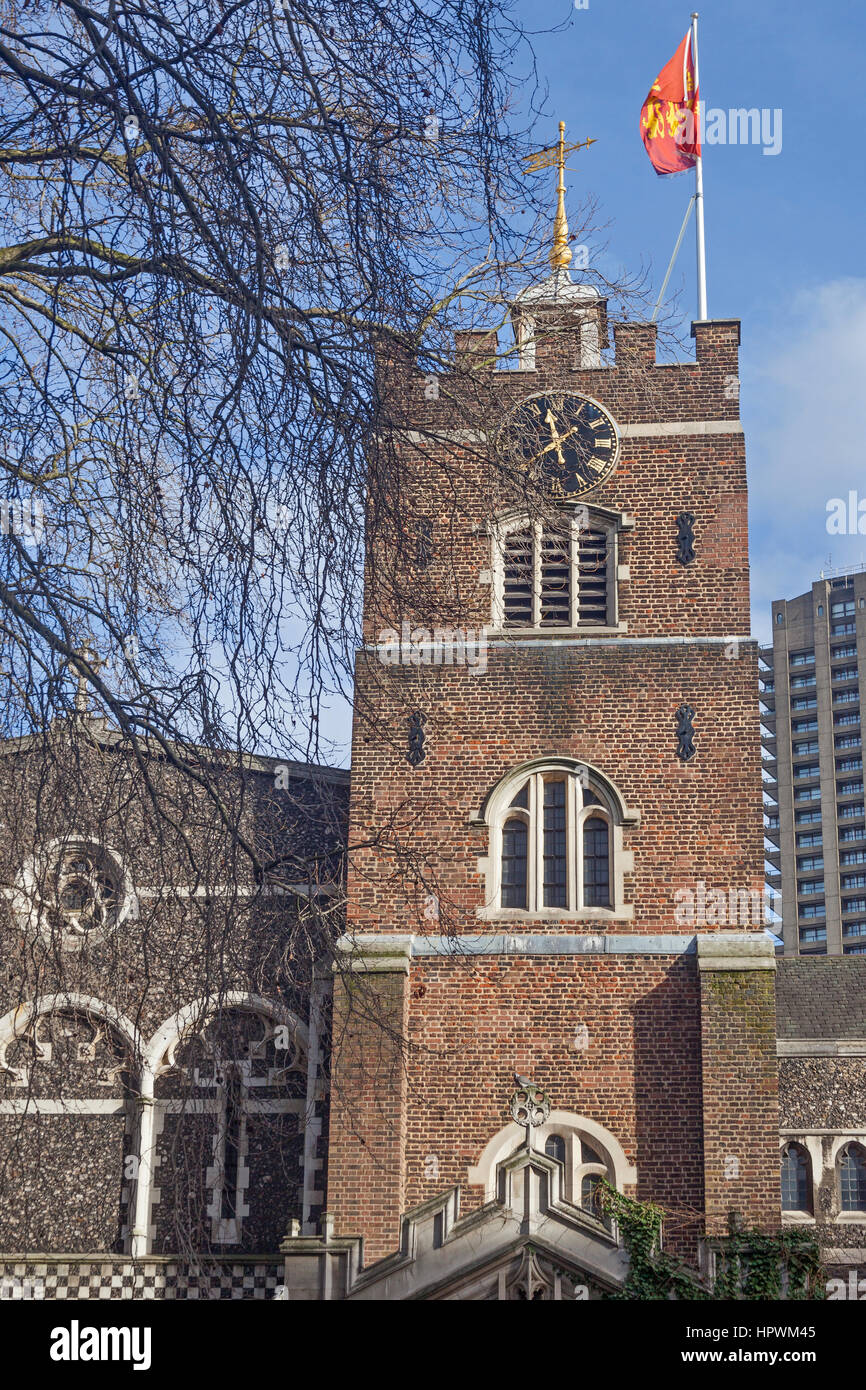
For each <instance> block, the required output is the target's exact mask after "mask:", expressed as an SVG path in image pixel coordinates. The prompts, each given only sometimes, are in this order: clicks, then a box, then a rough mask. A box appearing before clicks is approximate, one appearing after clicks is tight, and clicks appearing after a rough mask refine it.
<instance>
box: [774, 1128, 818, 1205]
mask: <svg viewBox="0 0 866 1390" xmlns="http://www.w3.org/2000/svg"><path fill="white" fill-rule="evenodd" d="M781 1180H782V1211H804V1212H809V1211H811V1210H812V1193H811V1182H810V1174H809V1155H808V1154H807V1153H806V1150H805V1149H804V1148H803V1145H802V1144H794V1143H790V1144H785V1146H784V1148H783V1149H782V1158H781Z"/></svg>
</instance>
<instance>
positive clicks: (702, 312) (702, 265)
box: [692, 13, 707, 321]
mask: <svg viewBox="0 0 866 1390" xmlns="http://www.w3.org/2000/svg"><path fill="white" fill-rule="evenodd" d="M692 57H693V59H694V64H695V91H696V92H697V94H698V100H697V102H696V103H695V106H696V111H695V117H696V135H697V140H696V143H697V144H699V143H700V140H701V136H702V134H703V132H702V130H701V125H702V122H701V103H700V90H701V79H700V75H699V71H698V16H697V14H696V13H693V14H692ZM695 227H696V230H697V250H698V320H699V321H701V320H703V319H706V317H707V244H706V242H705V240H704V167H703V157H702V156H701V155H700V154H699V155H698V156H697V157H696V159H695Z"/></svg>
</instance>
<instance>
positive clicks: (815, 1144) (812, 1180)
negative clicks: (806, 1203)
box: [779, 1129, 866, 1226]
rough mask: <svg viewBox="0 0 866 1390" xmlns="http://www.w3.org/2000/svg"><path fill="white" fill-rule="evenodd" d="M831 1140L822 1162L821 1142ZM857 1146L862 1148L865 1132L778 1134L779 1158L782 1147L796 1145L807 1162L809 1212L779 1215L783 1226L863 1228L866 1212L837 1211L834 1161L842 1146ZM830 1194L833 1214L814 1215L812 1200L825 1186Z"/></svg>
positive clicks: (799, 1130) (801, 1130)
mask: <svg viewBox="0 0 866 1390" xmlns="http://www.w3.org/2000/svg"><path fill="white" fill-rule="evenodd" d="M831 1136H832V1140H833V1142H832V1144H831V1147H830V1157H829V1159H828V1161H827V1162H826V1163H825V1162H824V1145H823V1143H822V1140H823V1139H826V1138H829V1137H831ZM850 1143H857V1144H862V1145H863V1146H864V1147H866V1129H851V1130H845V1131H841V1130H826V1129H820V1130H811V1131H810V1130H805V1129H796V1130H795V1129H786V1130H783V1131H782V1138H781V1140H780V1143H779V1154H780V1158H781V1152H782V1149H783V1148H784V1147H785V1145H786V1144H800V1145H801V1146H802V1148H804V1149H805V1150H806V1154H807V1156H808V1160H809V1199H810V1205H811V1208H812V1210H811V1211H808V1212H805V1211H783V1212H782V1224H783V1225H785V1226H788V1225H790V1226H795V1225H816V1224H818V1225H823V1224H826V1223H827V1222H828V1221H829V1222H831V1223H832V1224H833V1225H839V1226H846V1225H854V1226H866V1211H862V1212H860V1211H841V1210H840V1198H839V1173H838V1167H837V1160H838V1158H839V1154H840V1152H841V1150H842V1149H843V1148H844V1147H845V1145H846V1144H850ZM828 1180H829V1182H830V1185H831V1191H832V1192H833V1207H834V1209H833V1212H832V1213H831V1214H828V1215H826V1216H825V1215H824V1214H822V1213H820V1211H819V1213H818V1215H817V1216H816V1215H815V1210H816V1207H817V1202H816V1198H817V1196H818V1193H819V1192H820V1191H821V1189H822V1188H824V1187H825V1185H826V1184H827V1183H828Z"/></svg>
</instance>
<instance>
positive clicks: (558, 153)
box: [523, 121, 595, 270]
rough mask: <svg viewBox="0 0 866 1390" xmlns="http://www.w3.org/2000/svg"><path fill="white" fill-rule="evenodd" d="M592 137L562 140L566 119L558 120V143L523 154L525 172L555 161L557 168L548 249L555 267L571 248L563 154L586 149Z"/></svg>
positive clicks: (561, 266) (560, 265) (568, 258)
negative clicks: (575, 140)
mask: <svg viewBox="0 0 866 1390" xmlns="http://www.w3.org/2000/svg"><path fill="white" fill-rule="evenodd" d="M594 144H595V140H578V142H577V144H575V145H566V143H565V121H560V122H559V143H558V144H556V145H551V146H550V148H549V149H546V150H536V152H535V154H527V155H524V159H523V162H524V164H525V165H526V173H527V174H532V173H535V171H536V170H537V169H552V168H553V166H554V164H555V165H556V166H557V168H558V170H559V175H558V178H557V184H556V217H555V218H554V221H553V246H552V247H551V249H550V254H549V260H550V264H551V266H552V268H553V269H554V270H565V269H566V268H567V267H568V265H569V263H570V261H571V249H570V247H569V245H568V220H567V218H566V216H565V156H566V155H567V154H571V153H572V152H573V151H574V150H585V149H586V148H587V146H588V145H594Z"/></svg>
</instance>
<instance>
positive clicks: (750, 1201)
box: [701, 970, 781, 1235]
mask: <svg viewBox="0 0 866 1390" xmlns="http://www.w3.org/2000/svg"><path fill="white" fill-rule="evenodd" d="M774 983H775V976H774V974H773V972H772V971H769V970H702V971H701V1040H702V1041H701V1047H702V1057H703V1093H704V1183H705V1190H706V1220H707V1233H708V1234H710V1235H725V1234H726V1233H727V1230H728V1213H729V1212H730V1211H737V1212H739V1213H741V1214H742V1215H743V1216H744V1217H745V1220H746V1224H747V1225H748V1226H757V1227H758V1228H759V1229H763V1230H774V1229H777V1228H778V1226H779V1212H780V1209H781V1195H780V1189H779V1136H778V1125H779V1120H778V1063H777V1061H776V1010H775V990H774ZM732 1160H736V1162H732Z"/></svg>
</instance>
